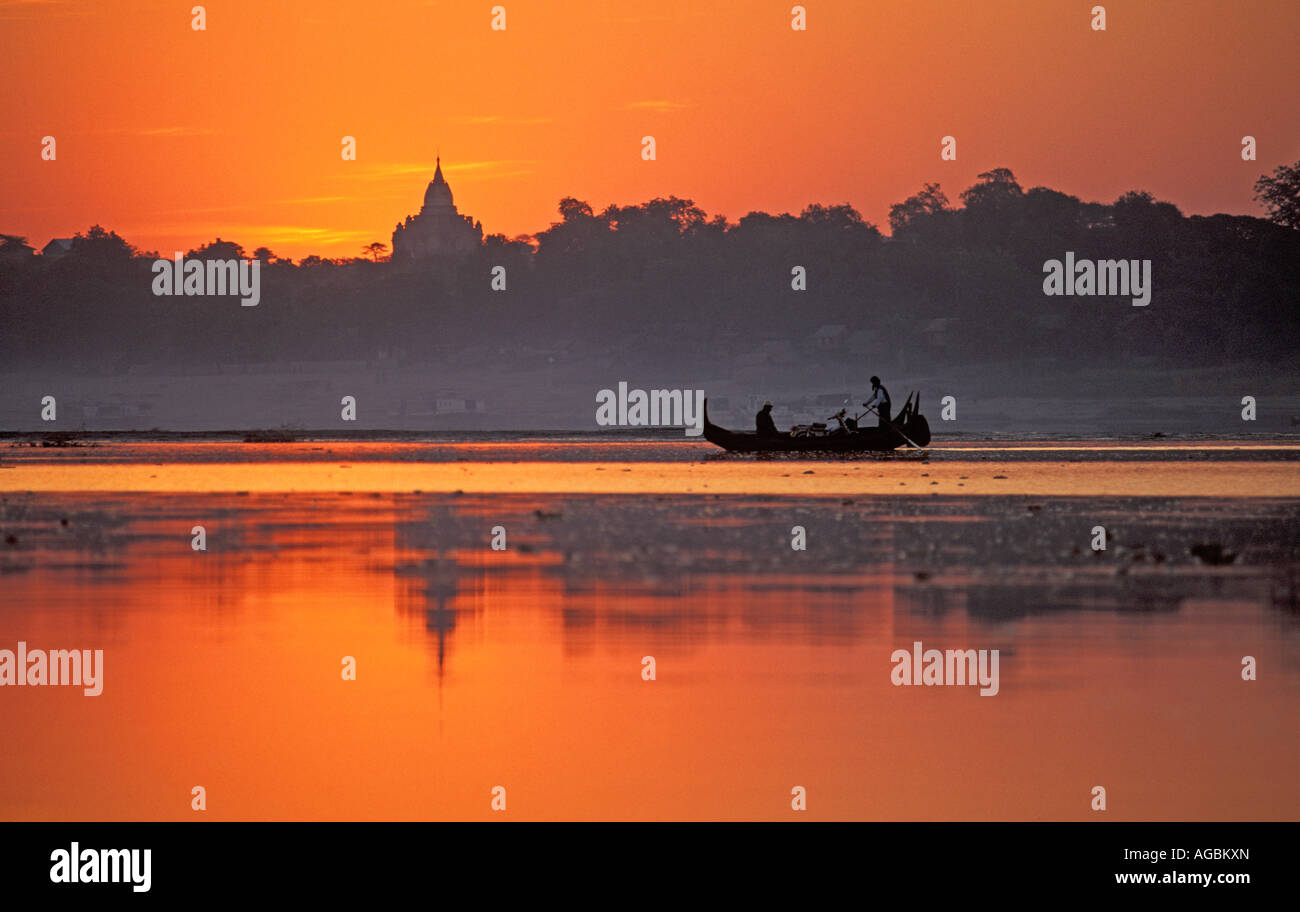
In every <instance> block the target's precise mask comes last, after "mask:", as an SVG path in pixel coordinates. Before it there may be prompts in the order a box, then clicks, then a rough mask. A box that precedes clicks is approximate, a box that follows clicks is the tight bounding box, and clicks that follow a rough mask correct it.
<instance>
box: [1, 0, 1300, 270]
mask: <svg viewBox="0 0 1300 912" xmlns="http://www.w3.org/2000/svg"><path fill="white" fill-rule="evenodd" d="M497 2H499V3H501V4H502V5H504V6H505V7H506V10H507V28H506V31H505V32H494V31H492V30H491V29H490V28H489V21H490V10H491V7H492V6H493V5H494V4H493V2H491V0H474V2H463V0H455V2H453V0H444V2H426V0H367V2H359V0H298V2H294V0H263V2H241V0H212V2H209V3H207V4H205V5H206V8H207V19H208V28H207V31H206V32H195V31H193V30H192V29H191V28H190V19H191V16H190V12H189V10H190V7H191V6H192V5H193V3H192V2H191V0H112V2H87V0H0V74H2V75H3V79H4V86H5V91H4V93H3V96H2V97H0V114H2V116H0V232H4V233H13V234H20V235H25V236H27V237H28V239H29V242H30V243H33V244H34V245H35V246H37V247H40V246H42V245H43V244H45V242H46V241H47V240H48V239H49V238H50V237H55V236H69V235H71V234H73V233H75V232H77V231H82V230H85V228H87V227H88V226H89V225H91V224H93V223H96V222H98V223H101V224H103V225H105V226H106V227H109V228H112V229H114V230H116V231H118V232H119V233H120V234H122V235H123V236H124V237H126V238H127V240H129V241H131V242H133V243H135V244H137V245H138V246H140V247H141V248H144V249H157V250H160V251H162V252H164V253H165V254H166V253H168V252H170V251H173V250H175V249H177V248H179V249H189V248H191V247H193V246H196V245H197V244H199V243H201V242H203V241H206V240H211V239H212V238H213V237H215V236H217V235H220V236H222V237H224V238H226V239H229V240H235V241H238V242H240V243H242V244H243V245H244V246H245V247H246V248H247V249H248V250H250V251H251V250H252V248H253V247H255V246H258V245H262V244H265V245H268V246H270V247H271V248H272V249H274V250H275V252H276V253H278V254H280V255H282V256H293V257H301V256H304V255H306V254H308V253H318V254H321V255H325V256H355V255H359V254H360V253H361V250H360V248H361V246H362V245H363V244H365V243H368V242H370V241H374V240H379V241H383V242H385V243H388V242H389V241H390V236H391V233H392V229H393V226H394V224H395V223H396V222H398V221H399V220H400V219H402V218H403V217H405V216H406V215H407V214H409V213H412V212H415V211H416V210H418V208H419V205H420V201H421V199H422V196H423V193H424V187H425V185H426V183H427V182H428V180H429V178H430V177H431V176H432V170H433V158H434V155H435V152H436V151H437V150H439V149H440V150H441V153H442V156H443V167H444V171H445V173H446V175H447V178H448V180H449V182H450V183H451V186H452V190H453V191H454V192H455V195H456V203H457V204H458V206H459V207H460V209H461V211H462V212H464V213H468V214H470V215H472V216H474V217H475V218H477V219H480V220H481V221H482V223H483V228H484V230H485V231H486V232H488V233H495V232H501V233H505V234H507V235H516V234H521V233H531V232H533V231H537V230H540V229H542V228H545V227H546V226H547V225H548V224H549V223H550V222H551V221H553V220H554V219H555V218H556V217H557V216H556V214H555V210H556V204H557V202H558V200H559V198H560V197H562V196H565V195H574V196H578V197H579V198H582V199H586V200H588V201H589V202H591V203H592V204H593V205H594V206H596V207H597V208H598V209H599V208H601V207H603V206H604V205H606V204H608V203H611V202H618V203H634V202H641V201H644V200H646V199H649V198H651V197H654V196H662V195H668V194H676V195H678V196H684V197H689V198H691V199H694V200H695V201H696V202H697V203H698V204H699V205H700V206H702V207H703V208H704V209H705V210H706V211H708V212H709V213H710V214H714V213H723V214H725V215H727V216H728V217H729V218H731V219H732V220H735V219H736V218H738V217H740V216H742V215H744V214H745V213H746V212H749V211H751V210H755V209H761V210H766V211H769V212H780V211H794V212H798V211H799V210H801V209H802V208H803V207H804V206H805V205H807V204H808V203H810V202H823V203H828V204H829V203H839V202H848V203H851V204H853V205H854V206H856V207H857V208H858V209H859V210H860V211H861V212H862V213H863V215H864V216H865V217H866V218H868V219H869V220H871V221H873V222H876V223H877V224H878V225H880V226H881V227H885V226H886V221H887V216H888V207H889V205H890V204H891V203H894V202H897V201H899V200H902V199H903V198H905V197H906V196H907V195H909V194H910V193H912V192H914V191H916V190H917V189H918V188H919V187H920V185H921V184H922V183H923V182H925V181H931V180H938V181H940V182H942V184H943V187H944V189H945V190H946V191H947V193H948V195H949V197H950V198H952V199H953V200H955V199H956V197H957V193H958V191H960V190H961V189H962V188H964V187H966V186H968V185H969V184H970V183H971V182H972V181H973V179H974V177H975V175H976V174H977V173H978V172H980V171H983V170H987V169H989V168H992V167H997V166H1006V167H1010V168H1011V169H1012V170H1013V171H1015V173H1016V175H1017V177H1018V178H1019V179H1020V181H1021V183H1022V184H1023V185H1024V186H1026V187H1028V186H1032V185H1038V184H1045V185H1047V186H1051V187H1054V188H1057V189H1061V190H1065V191H1067V192H1069V193H1073V194H1075V195H1078V196H1081V197H1083V198H1084V199H1096V200H1102V201H1107V202H1108V201H1111V200H1113V199H1114V198H1115V197H1116V196H1118V195H1119V194H1120V193H1122V192H1123V191H1125V190H1129V189H1146V190H1149V191H1151V192H1152V193H1154V194H1156V195H1157V196H1158V197H1161V198H1164V199H1168V200H1171V201H1172V202H1174V203H1176V204H1177V205H1178V206H1179V207H1180V208H1182V209H1183V211H1184V212H1187V213H1210V212H1233V213H1256V214H1258V213H1259V212H1260V209H1259V207H1258V206H1257V204H1255V203H1254V202H1253V201H1252V199H1251V197H1252V189H1251V185H1252V184H1253V182H1254V181H1255V179H1256V178H1257V177H1258V176H1259V175H1260V174H1261V173H1264V172H1266V171H1271V170H1272V169H1273V168H1274V167H1276V166H1277V165H1279V164H1282V163H1284V162H1293V161H1295V160H1296V159H1298V158H1300V121H1298V120H1297V118H1296V116H1295V115H1296V112H1297V111H1300V78H1298V77H1300V67H1298V66H1297V64H1296V62H1295V47H1296V46H1297V44H1300V4H1297V3H1296V2H1295V0H1254V2H1252V0H1227V2H1197V0H1172V2H1165V0H1141V2H1137V0H1123V2H1110V3H1105V4H1104V5H1105V6H1106V9H1107V15H1108V30H1107V31H1106V32H1094V31H1092V30H1091V28H1090V27H1089V18H1090V13H1089V10H1090V9H1091V7H1092V6H1093V5H1095V3H1096V2H1097V0H1084V2H1074V0H988V2H959V0H908V2H901V0H889V2H885V0H870V2H868V0H807V2H805V4H804V5H805V6H806V7H807V9H808V30H807V31H806V32H795V31H793V30H791V28H790V8H791V6H792V5H793V3H792V2H787V0H779V2H778V0H770V2H768V0H709V2H703V0H617V2H613V0H497ZM646 134H651V135H654V136H655V137H656V139H657V142H658V160H657V161H654V162H645V161H642V160H641V157H640V139H641V137H642V136H643V135H646ZM1246 134H1251V135H1254V136H1255V137H1256V138H1257V140H1258V144H1259V158H1258V160H1257V161H1254V162H1244V161H1242V160H1241V156H1240V148H1241V146H1240V143H1241V137H1242V136H1243V135H1246ZM46 135H52V136H54V137H55V138H56V140H57V143H58V147H57V149H58V158H57V160H56V161H54V162H48V161H42V159H41V157H40V150H41V138H42V137H43V136H46ZM345 135H352V136H355V137H356V138H357V144H358V146H357V151H358V158H357V160H356V161H343V160H342V158H341V157H340V154H339V151H340V148H341V146H340V140H341V138H342V137H343V136H345ZM944 135H953V136H955V137H956V138H957V143H958V149H957V151H958V159H957V161H956V162H944V161H941V160H940V158H939V141H940V138H941V137H942V136H944Z"/></svg>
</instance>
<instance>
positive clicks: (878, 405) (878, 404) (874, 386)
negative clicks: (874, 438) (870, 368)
mask: <svg viewBox="0 0 1300 912" xmlns="http://www.w3.org/2000/svg"><path fill="white" fill-rule="evenodd" d="M862 407H863V408H874V409H875V410H876V415H877V416H878V417H879V418H880V422H879V423H878V424H877V425H876V426H877V427H889V407H890V402H889V390H887V389H885V388H884V387H883V386H882V385H881V384H880V378H879V377H872V378H871V398H870V399H869V400H867V401H866V402H864V403H862Z"/></svg>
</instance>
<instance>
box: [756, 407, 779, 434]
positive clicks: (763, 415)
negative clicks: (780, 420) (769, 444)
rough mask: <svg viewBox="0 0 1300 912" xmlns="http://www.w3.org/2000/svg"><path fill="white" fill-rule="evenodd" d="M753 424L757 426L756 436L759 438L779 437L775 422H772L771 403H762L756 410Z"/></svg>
mask: <svg viewBox="0 0 1300 912" xmlns="http://www.w3.org/2000/svg"><path fill="white" fill-rule="evenodd" d="M754 424H755V425H757V426H758V436H760V437H780V436H781V432H780V431H778V430H777V429H776V422H775V421H773V420H772V403H771V402H764V403H763V407H762V408H761V409H759V410H758V414H757V415H755V416H754Z"/></svg>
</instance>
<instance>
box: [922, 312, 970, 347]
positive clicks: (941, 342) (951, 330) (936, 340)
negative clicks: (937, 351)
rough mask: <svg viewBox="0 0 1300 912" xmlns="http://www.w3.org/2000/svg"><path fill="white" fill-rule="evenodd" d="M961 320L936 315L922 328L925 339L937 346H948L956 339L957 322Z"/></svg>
mask: <svg viewBox="0 0 1300 912" xmlns="http://www.w3.org/2000/svg"><path fill="white" fill-rule="evenodd" d="M960 322H961V321H960V320H958V319H956V318H954V317H936V318H935V319H933V320H931V321H930V322H929V323H927V324H925V328H924V329H922V330H921V333H922V335H924V336H925V341H927V342H929V343H930V344H931V345H933V346H934V347H935V348H946V347H947V346H949V345H951V344H952V343H953V342H954V341H956V333H957V324H958V323H960Z"/></svg>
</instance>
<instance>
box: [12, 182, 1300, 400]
mask: <svg viewBox="0 0 1300 912" xmlns="http://www.w3.org/2000/svg"><path fill="white" fill-rule="evenodd" d="M1298 188H1300V162H1298V163H1297V164H1296V165H1294V166H1284V167H1282V168H1279V169H1277V171H1276V172H1274V174H1273V175H1272V176H1265V177H1261V178H1260V181H1259V183H1258V184H1257V186H1256V190H1257V192H1258V197H1257V198H1259V199H1260V200H1261V201H1263V202H1264V203H1265V205H1266V206H1267V207H1268V212H1269V216H1270V217H1269V218H1268V219H1262V218H1255V217H1250V216H1233V215H1212V216H1185V215H1183V214H1182V213H1181V212H1180V211H1179V210H1178V208H1177V207H1176V206H1174V205H1173V204H1172V203H1168V202H1162V201H1159V200H1157V199H1155V198H1153V197H1152V196H1151V195H1150V194H1148V193H1143V192H1129V193H1125V194H1124V195H1123V196H1121V197H1119V198H1118V199H1117V200H1115V201H1114V202H1113V203H1109V204H1106V203H1096V202H1084V201H1081V200H1080V199H1078V198H1077V197H1074V196H1071V195H1069V194H1066V193H1063V192H1061V191H1058V190H1053V189H1049V188H1047V187H1032V188H1030V189H1028V190H1026V189H1023V188H1022V187H1021V186H1020V184H1019V183H1018V182H1017V180H1016V179H1015V176H1014V175H1013V174H1012V172H1011V171H1009V170H1007V169H1005V168H997V169H994V170H992V171H988V172H985V173H983V174H981V175H980V176H979V178H978V179H977V181H976V183H975V184H973V185H972V186H971V187H969V188H967V189H966V190H964V191H962V192H961V193H960V194H959V196H958V201H957V203H956V204H954V203H952V202H951V201H950V200H949V199H948V197H947V196H946V195H945V193H944V191H943V190H942V188H941V187H940V185H939V184H937V183H930V184H926V185H925V186H924V187H923V188H922V189H921V190H920V191H919V192H917V193H916V194H915V195H913V196H911V197H909V198H908V199H906V200H904V201H903V202H901V203H898V204H897V205H895V206H893V207H892V208H891V210H890V213H889V227H890V237H884V236H883V235H882V233H881V232H880V231H879V230H878V229H877V227H876V226H875V225H873V224H871V223H870V222H868V221H866V220H865V219H863V217H862V216H861V215H860V214H859V213H858V212H857V211H856V210H855V209H854V208H853V207H851V206H848V205H829V206H827V205H818V204H814V205H809V206H808V207H807V208H805V209H804V210H803V211H802V212H801V213H799V214H798V215H792V214H780V215H771V214H768V213H764V212H751V213H749V214H748V215H745V216H744V217H742V218H740V219H739V220H738V221H736V222H730V221H728V220H727V219H726V218H725V217H724V216H721V215H714V216H709V215H708V214H707V213H706V212H704V211H703V210H702V209H700V208H699V207H698V206H696V205H695V204H694V203H693V202H692V201H691V200H687V199H679V198H677V197H668V198H666V199H664V198H659V199H653V200H650V201H648V202H645V203H642V204H640V205H628V206H618V205H610V206H607V207H606V208H605V209H603V210H601V211H599V212H597V211H596V210H595V209H593V207H592V206H591V205H590V204H589V203H586V202H584V201H581V200H578V199H575V198H573V197H565V198H564V199H562V200H561V201H560V204H559V220H558V221H556V222H554V223H553V224H551V225H550V226H549V227H548V228H546V229H545V230H542V231H539V232H538V233H536V234H534V235H532V236H528V237H520V238H514V239H509V238H506V237H504V236H502V235H489V236H488V237H487V238H486V239H485V241H484V243H483V245H482V247H481V248H479V249H478V250H477V251H476V252H475V253H474V254H472V255H471V256H469V257H467V258H464V259H463V260H460V261H456V262H440V263H432V264H431V263H415V264H399V263H392V262H387V261H383V260H381V259H380V256H381V255H382V253H383V250H384V249H385V248H384V245H383V244H382V243H380V242H376V243H375V244H371V245H367V246H366V247H365V248H364V249H363V252H364V254H365V256H361V257H357V258H352V259H344V260H337V259H334V260H331V259H324V258H320V257H306V258H304V259H302V260H301V261H299V262H298V263H293V262H291V261H289V260H287V259H282V258H278V257H276V256H275V254H274V253H273V252H272V251H271V250H269V249H268V248H266V247H257V248H255V249H254V251H253V252H252V253H251V254H247V253H245V251H244V248H243V247H241V246H240V245H239V244H236V243H233V242H230V241H226V240H222V239H220V238H218V239H217V240H215V241H213V242H211V243H209V244H205V245H203V246H201V247H199V248H196V249H194V250H191V251H189V252H188V253H187V257H189V258H212V259H228V258H233V257H246V256H247V257H252V258H256V259H258V260H261V261H262V264H263V268H262V270H261V272H262V295H261V304H260V305H259V306H258V307H255V308H241V307H239V306H238V303H237V302H236V301H235V300H234V299H233V298H230V299H222V298H206V297H158V296H155V295H153V293H152V291H151V279H152V275H151V271H150V267H151V265H152V262H153V260H155V259H157V258H158V257H159V254H158V253H156V252H140V251H138V250H137V249H136V248H135V247H133V246H132V245H131V244H130V243H128V242H127V241H126V240H124V239H123V238H121V237H120V236H118V235H117V234H116V233H115V232H113V231H111V230H106V229H104V228H102V227H100V226H98V225H96V226H93V227H92V228H90V229H89V230H87V231H86V232H84V233H82V234H79V235H77V236H76V237H75V238H74V239H73V242H72V248H71V250H70V251H69V252H68V253H67V254H66V255H64V256H62V257H58V258H54V257H44V256H34V255H32V250H31V248H30V247H28V246H27V245H26V243H25V239H23V238H21V237H17V236H13V235H4V236H0V325H3V327H4V329H5V331H4V333H3V334H0V358H3V360H4V362H5V363H6V364H9V365H10V366H11V367H33V366H39V365H49V364H51V363H58V364H60V365H62V366H63V367H64V368H65V369H72V368H74V367H84V368H86V369H89V370H107V371H122V370H126V369H128V368H129V367H131V366H132V365H136V364H141V363H148V364H158V363H176V364H180V365H185V364H208V363H212V362H217V363H223V364H224V363H249V362H271V363H277V362H288V361H301V360H366V361H369V360H373V359H391V360H393V361H395V362H398V363H400V362H401V361H403V360H407V361H413V362H419V361H421V360H428V359H435V358H439V357H445V356H446V355H447V354H448V353H452V352H456V351H458V350H464V349H466V348H473V349H474V350H476V351H482V352H486V353H487V354H488V355H489V356H496V355H499V356H502V357H507V356H509V353H510V352H512V351H515V352H517V351H519V350H522V349H524V348H527V349H529V350H534V351H547V352H550V353H551V354H550V355H549V356H548V357H549V358H550V360H551V361H552V362H553V361H554V360H555V359H556V358H559V359H568V360H581V359H583V358H594V357H597V356H598V355H599V356H608V355H609V354H610V353H615V354H616V355H619V356H621V357H626V358H631V359H634V360H635V359H640V358H643V359H646V363H653V364H673V365H686V366H688V367H689V366H692V365H695V366H701V365H703V364H706V363H707V364H710V365H711V366H712V367H713V369H714V374H713V375H716V376H726V372H727V363H728V359H729V358H733V357H735V356H737V354H738V353H742V352H744V351H747V350H750V349H755V348H757V347H759V346H760V345H762V344H764V343H770V342H773V341H774V340H775V341H778V342H779V341H780V340H788V341H789V342H791V343H793V344H794V345H795V347H796V349H798V350H800V351H803V352H804V356H806V357H817V358H842V359H844V360H845V361H846V362H853V361H855V360H856V361H862V362H865V361H871V362H872V363H882V362H883V363H886V364H889V363H897V362H896V361H894V360H893V359H906V360H907V361H909V362H919V361H926V360H930V361H933V360H935V359H942V360H943V361H944V362H945V363H956V364H980V363H986V362H996V363H999V364H1007V363H1010V362H1021V361H1023V362H1045V361H1051V362H1053V363H1055V364H1057V365H1059V366H1061V367H1066V368H1068V367H1069V366H1070V365H1074V364H1097V363H1106V364H1114V363H1142V364H1151V365H1159V366H1169V367H1181V366H1209V365H1215V364H1226V363H1243V362H1251V363H1267V362H1273V363H1277V362H1279V360H1281V359H1284V360H1285V361H1287V362H1291V361H1293V360H1294V358H1295V352H1296V351H1297V350H1300V346H1297V342H1298V341H1300V339H1297V332H1298V331H1297V328H1296V320H1295V317H1294V315H1295V310H1294V308H1295V302H1296V301H1297V300H1300V230H1298V229H1300V206H1298V205H1297V202H1296V201H1297V199H1300V190H1298ZM1065 251H1073V252H1074V253H1075V255H1076V257H1078V258H1080V259H1083V258H1091V259H1110V258H1116V259H1120V258H1122V259H1130V260H1131V259H1150V260H1152V264H1153V267H1152V272H1153V275H1154V294H1153V298H1152V301H1151V304H1150V305H1149V306H1148V307H1145V308H1134V307H1132V306H1131V304H1130V303H1129V300H1128V299H1127V298H1095V297H1056V298H1048V297H1045V296H1044V295H1043V291H1042V280H1043V264H1044V262H1045V261H1046V260H1048V259H1052V258H1059V257H1061V256H1062V255H1063V254H1064V253H1065ZM168 256H169V255H168ZM494 267H504V268H505V272H504V279H505V283H506V287H505V290H504V291H499V290H493V288H492V287H491V280H492V275H493V269H494ZM795 267H803V269H804V270H805V271H806V276H807V279H806V281H807V288H806V290H796V289H795V288H793V287H792V270H794V269H795ZM498 272H499V271H498ZM828 326H829V327H833V328H834V333H832V334H831V335H832V336H833V337H834V339H838V340H845V341H843V342H842V343H839V344H835V345H832V351H830V352H822V353H816V352H815V351H813V350H812V349H810V348H809V347H808V346H809V345H811V343H809V342H808V339H809V338H810V337H811V336H812V335H813V334H814V333H815V332H816V331H817V330H818V329H819V328H821V327H828ZM936 327H937V328H936ZM801 346H802V347H801Z"/></svg>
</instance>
